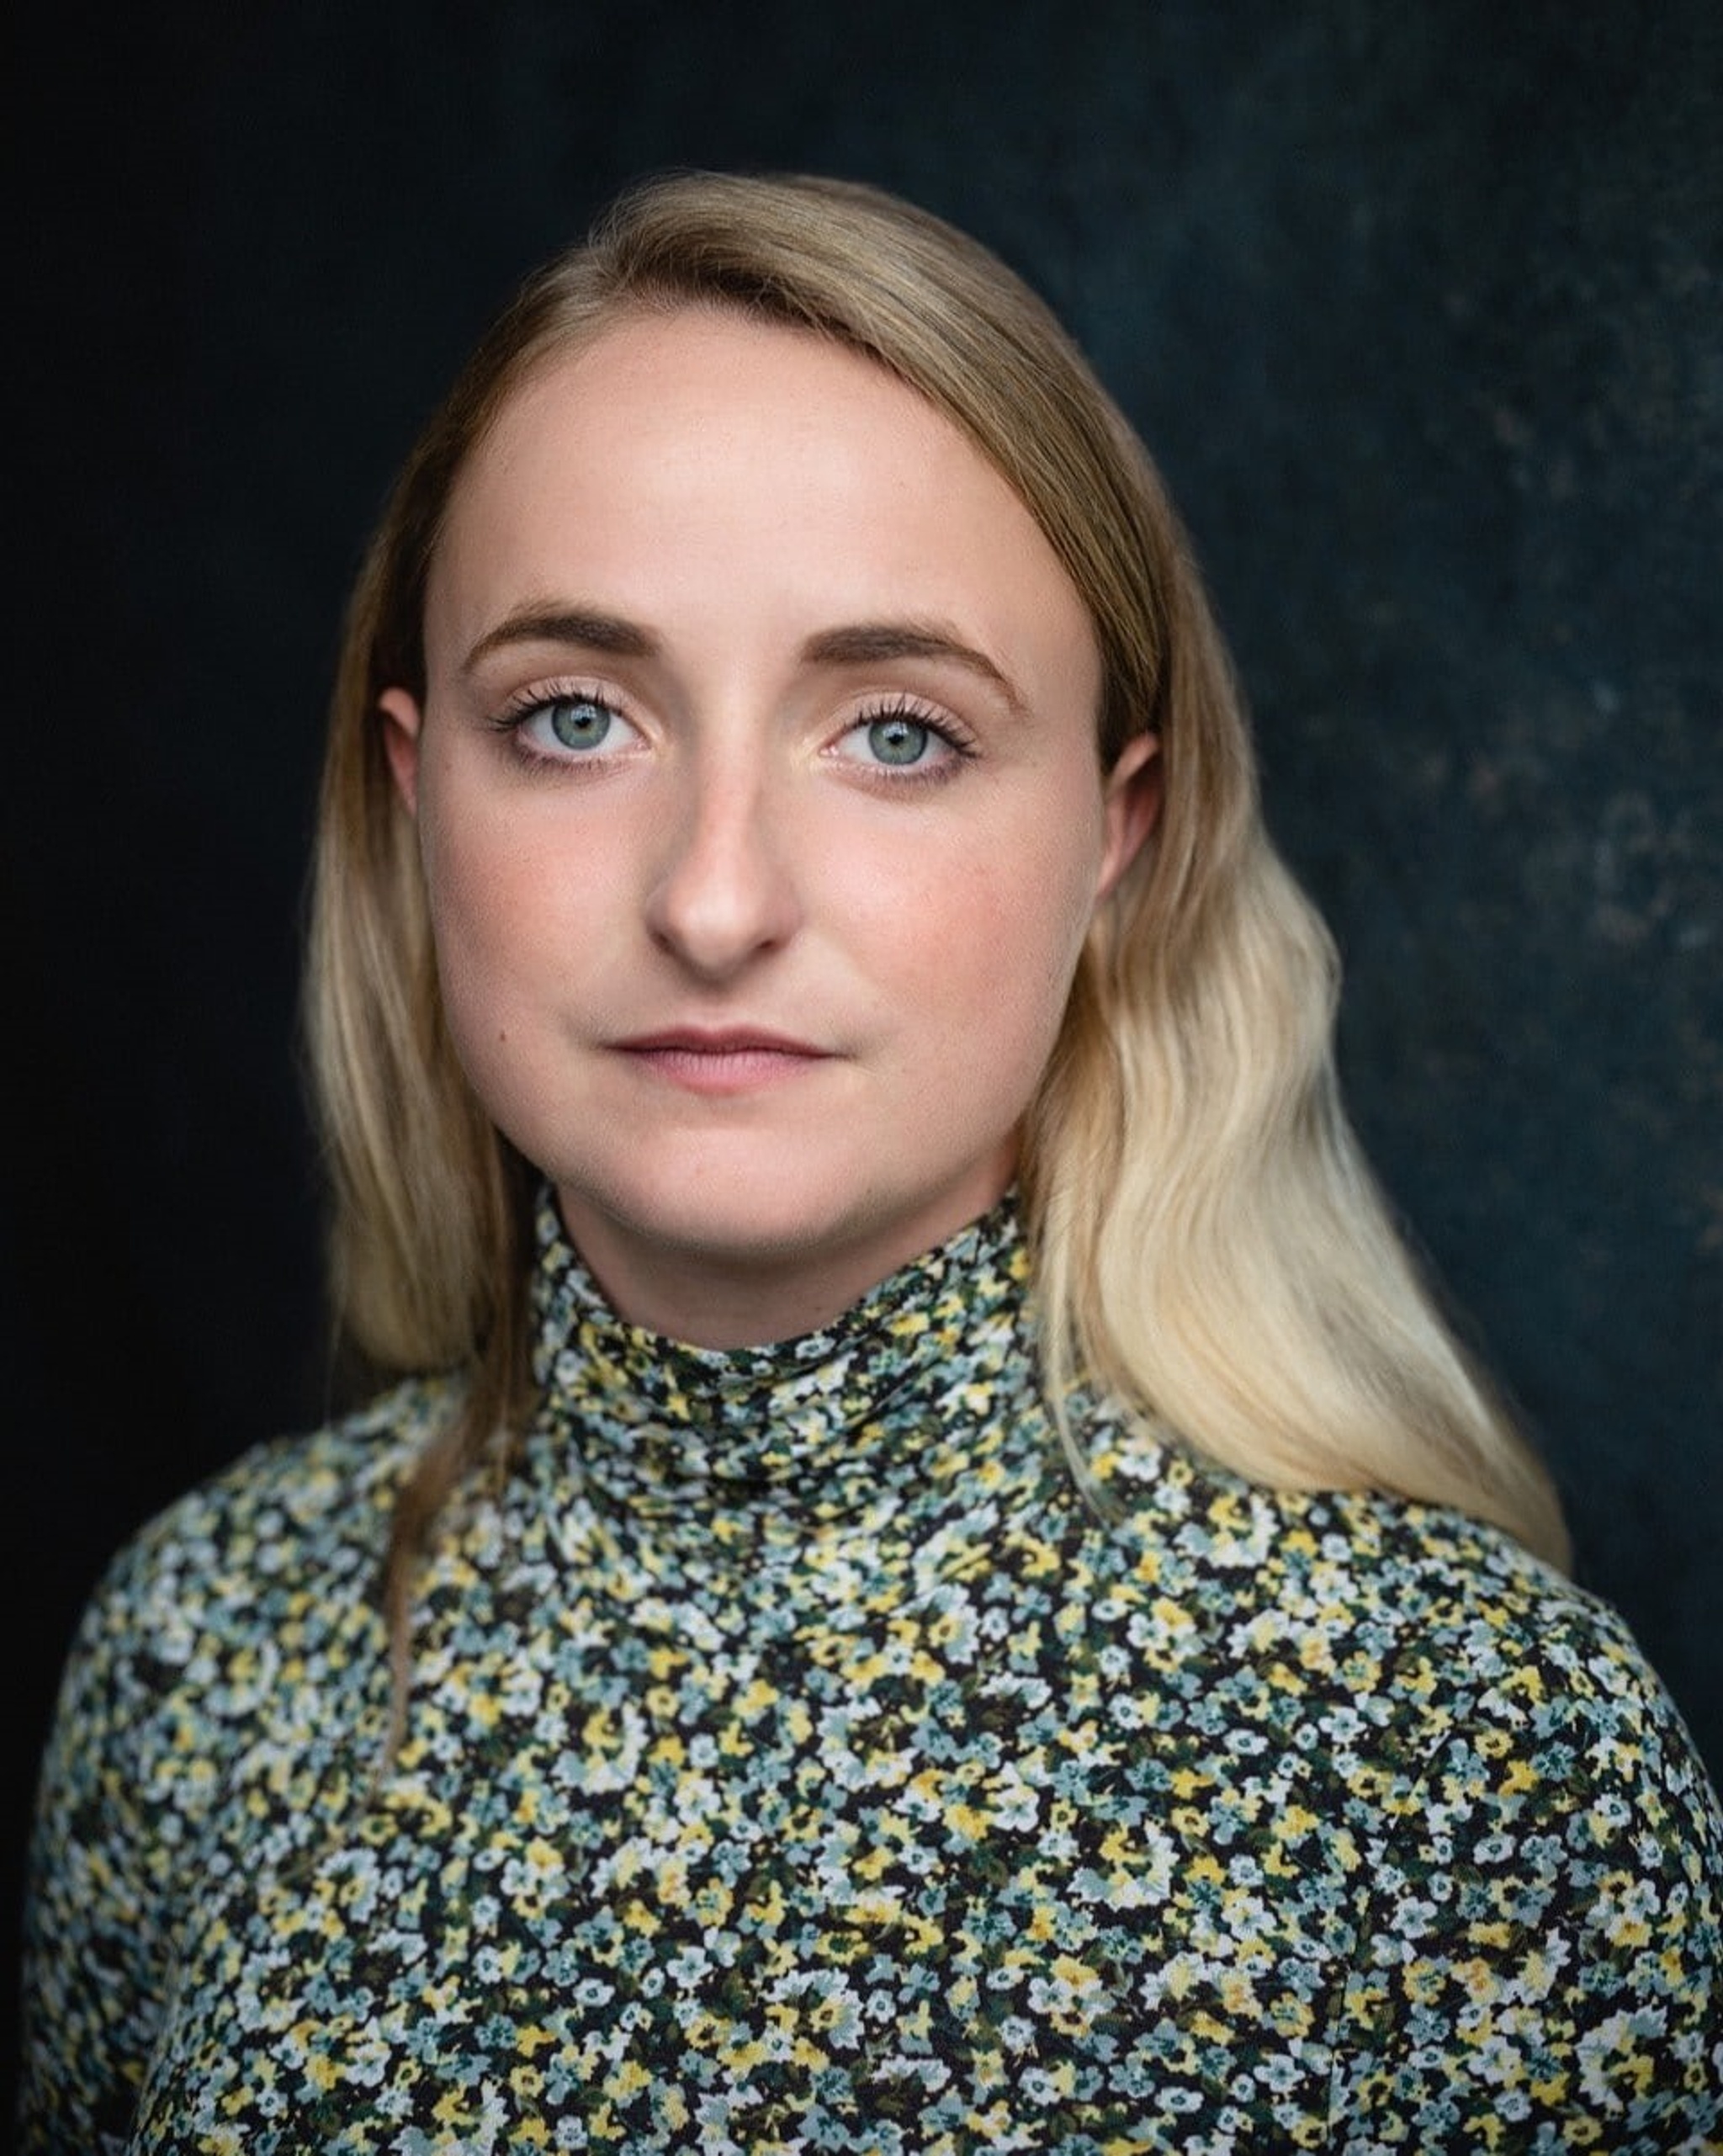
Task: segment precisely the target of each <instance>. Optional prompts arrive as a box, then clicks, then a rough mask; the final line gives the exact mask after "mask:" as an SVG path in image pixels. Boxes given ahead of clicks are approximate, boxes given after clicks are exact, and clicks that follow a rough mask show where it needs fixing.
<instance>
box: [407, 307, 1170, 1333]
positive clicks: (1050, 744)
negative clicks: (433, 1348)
mask: <svg viewBox="0 0 1723 2156" xmlns="http://www.w3.org/2000/svg"><path fill="white" fill-rule="evenodd" d="M862 631H866V632H867V633H866V634H862V633H861V632H862ZM882 632H883V633H882ZM425 640H426V658H427V688H426V693H425V697H424V699H423V702H422V704H421V703H420V702H419V701H417V700H416V698H414V697H412V696H411V695H410V694H409V693H407V691H406V689H405V688H392V689H390V690H389V691H387V692H386V693H384V696H383V698H381V712H382V722H383V724H384V728H385V738H386V741H387V745H388V750H389V755H390V762H391V767H392V769H393V771H394V774H395V781H396V783H397V785H398V787H399V789H400V796H401V799H402V800H403V801H404V802H405V804H406V807H407V809H408V810H409V811H410V812H411V814H412V815H413V816H414V817H415V818H416V824H417V831H418V837H419V842H420V851H421V860H422V863H423V868H424V874H425V879H426V884H427V892H428V895H429V900H430V906H431V913H432V925H433V931H434V934H435V938H436V945H437V960H438V968H439V974H440V978H441V981H442V987H443V997H444V1001H445V1005H446V1008H447V1012H448V1023H449V1026H450V1028H451V1030H452V1033H453V1039H454V1042H455V1045H456V1048H457V1049H458V1052H459V1054H460V1057H461V1059H462V1062H463V1065H464V1068H465V1070H466V1071H467V1073H468V1075H469V1078H470V1080H471V1082H472V1084H473V1086H474V1088H475V1090H476V1091H477V1093H478V1096H479V1097H480V1100H481V1101H482V1102H484V1103H485V1107H486V1108H487V1109H488V1110H489V1112H490V1114H491V1115H492V1116H493V1117H494V1118H495V1119H496V1123H497V1124H498V1126H499V1128H501V1129H502V1130H503V1131H504V1132H505V1133H506V1134H507V1135H508V1137H509V1138H510V1139H512V1141H513V1143H514V1144H516V1145H517V1147H518V1148H519V1150H521V1151H522V1153H523V1154H524V1155H526V1157H527V1158H528V1160H532V1161H533V1162H534V1163H535V1164H536V1165H537V1166H539V1167H540V1168H542V1169H543V1171H544V1172H545V1173H546V1174H547V1175H548V1176H549V1177H550V1179H551V1181H552V1182H553V1183H554V1186H555V1187H556V1190H557V1193H558V1196H559V1201H560V1204H561V1208H562V1213H563V1217H564V1219H565V1223H566V1224H567V1227H568V1229H569V1230H570V1234H571V1235H573V1237H574V1238H575V1241H576V1243H577V1244H578V1245H579V1247H580V1249H581V1253H582V1255H583V1256H585V1258H586V1261H587V1263H588V1265H589V1266H590V1267H591V1269H592V1272H593V1273H594V1275H595V1277H596V1278H597V1280H598V1282H599V1283H600V1285H601V1286H602V1288H603V1290H604V1292H605V1293H606V1294H607V1297H608V1298H609V1299H610V1301H611V1303H612V1305H613V1306H614V1307H615V1309H617V1310H618V1312H619V1313H620V1314H622V1315H623V1317H625V1318H627V1319H629V1320H633V1321H634V1322H635V1323H637V1324H639V1325H645V1326H648V1327H649V1328H651V1329H652V1330H655V1331H658V1332H660V1333H665V1334H669V1335H671V1336H675V1337H677V1338H680V1339H683V1340H687V1341H694V1342H697V1343H698V1344H701V1345H702V1346H741V1345H745V1344H751V1343H757V1342H764V1341H771V1340H777V1339H782V1338H786V1337H788V1336H792V1335H794V1334H797V1333H800V1332H803V1331H806V1330H810V1329H812V1328H814V1327H815V1326H817V1325H823V1324H824V1323H826V1322H828V1321H829V1320H831V1319H832V1318H833V1317H835V1316H836V1315H837V1314H839V1313H840V1311H842V1310H843V1309H846V1307H848V1305H849V1304H851V1303H853V1302H854V1301H855V1300H856V1298H858V1297H859V1296H860V1295H861V1294H862V1293H865V1292H866V1291H867V1289H868V1288H871V1287H872V1286H873V1285H874V1284H875V1283H877V1282H878V1281H880V1280H882V1279H883V1278H885V1277H887V1276H888V1274H890V1273H891V1272H893V1271H895V1270H896V1269H897V1268H898V1267H899V1266H901V1265H903V1264H904V1263H906V1262H907V1261H909V1260H910V1259H911V1258H914V1257H915V1256H919V1255H920V1253H921V1252H923V1251H926V1250H928V1249H930V1248H932V1247H933V1246H934V1245H936V1244H938V1243H940V1242H941V1241H943V1240H946V1238H947V1237H949V1236H950V1235H952V1234H954V1233H955V1232H956V1231H957V1229H959V1228H961V1227H962V1226H963V1225H965V1224H967V1223H968V1221H970V1220H972V1219H975V1218H977V1217H978V1215H979V1214H981V1213H983V1212H984V1211H986V1210H987V1208H989V1206H991V1205H992V1204H993V1203H994V1202H995V1201H996V1200H997V1199H998V1197H999V1196H1000V1195H1001V1193H1002V1192H1003V1191H1004V1190H1005V1187H1006V1186H1007V1184H1008V1183H1009V1182H1010V1178H1011V1176H1012V1175H1013V1173H1014V1171H1015V1162H1016V1157H1017V1147H1018V1134H1019V1130H1020V1128H1021V1123H1022V1119H1023V1116H1024V1113H1025V1111H1026V1107H1027V1106H1028V1103H1029V1102H1030V1100H1031V1097H1032V1095H1033V1093H1034V1091H1035V1089H1036V1084H1037V1082H1038V1081H1039V1079H1040V1077H1041V1075H1042V1071H1043V1070H1044V1069H1045V1067H1046V1064H1047V1058H1048V1055H1049V1054H1050V1053H1051V1051H1052V1046H1053V1043H1054V1041H1055V1039H1056V1038H1057V1035H1058V1028H1059V1023H1060V1019H1061V1017H1062V1014H1063V1009H1064V1006H1065V1002H1066V999H1067V995H1068V990H1069V986H1070V982H1071V978H1072V975H1073V973H1074V969H1075V967H1076V964H1077V960H1078V957H1079V953H1080V951H1081V948H1082V945H1083V941H1084V935H1085V933H1086V932H1087V930H1088V927H1089V922H1090V921H1091V919H1092V917H1093V915H1094V912H1095V908H1096V907H1097V905H1099V904H1100V901H1101V900H1102V899H1103V898H1104V897H1105V895H1106V893H1107V892H1108V891H1109V890H1110V889H1111V888H1112V886H1113V884H1115V882H1116V880H1117V879H1118V877H1119V876H1120V874H1121V873H1122V872H1123V870H1124V868H1126V866H1127V863H1129V861H1130V859H1131V858H1132V855H1133V854H1134V853H1135V852H1136V851H1137V847H1139V846H1140V845H1141V844H1142V841H1143V839H1144V837H1145V836H1146V835H1147V833H1148V831H1149V829H1150V828H1151V826H1152V824H1153V819H1154V815H1155V812H1156V809H1157V805H1158V764H1157V762H1156V761H1155V744H1154V742H1153V740H1152V739H1151V738H1149V737H1147V736H1143V737H1140V738H1139V739H1137V740H1136V741H1133V742H1132V744H1131V745H1130V746H1129V747H1128V748H1127V751H1125V753H1124V755H1123V756H1122V757H1121V759H1120V761H1119V763H1118V764H1117V766H1116V767H1115V768H1114V769H1113V770H1112V771H1111V773H1104V772H1103V771H1102V769H1101V767H1100V759H1099V756H1098V752H1097V749H1096V731H1095V714H1096V711H1097V709H1098V704H1099V698H1100V661H1099V656H1098V654H1097V651H1096V646H1095V635H1094V632H1093V629H1092V626H1091V624H1090V622H1089V617H1088V614H1087V612H1086V609H1085V608H1084V605H1083V603H1082V601H1081V599H1080V598H1079V596H1078V593H1077V592H1076V590H1075V588H1074V586H1073V585H1072V583H1071V581H1070V580H1069V578H1068V576H1066V574H1065V572H1064V571H1063V567H1062V566H1061V565H1060V563H1059V561H1058V558H1057V556H1056V555H1054V554H1053V552H1052V549H1051V547H1050V546H1049V544H1048V543H1047V540H1046V539H1045V538H1044V537H1043V536H1042V533H1041V531H1040V529H1039V528H1038V527H1037V526H1036V523H1035V522H1034V520H1033V519H1032V518H1031V516H1030V514H1029V512H1028V511H1027V510H1026V508H1025V507H1024V506H1023V504H1022V503H1021V502H1020V501H1019V499H1018V498H1017V497H1016V496H1015V494H1014V493H1013V492H1012V491H1011V489H1010V487H1009V486H1008V485H1007V484H1006V482H1005V481H1004V479H1003V478H1002V477H1001V476H1000V475H999V473H998V472H996V471H995V470H994V468H993V466H992V465H989V463H988V462H987V461H986V460H985V459H983V457H982V456H981V455H980V454H978V452H977V451H976V450H975V449H973V447H972V446H971V444H970V443H969V442H968V440H967V438H965V437H964V436H963V435H962V433H960V432H959V431H958V430H957V428H956V427H953V426H952V423H951V422H949V421H947V420H946V418H945V417H943V416H942V415H941V413H939V412H937V411H936V410H935V409H934V408H933V407H932V406H930V405H929V404H928V403H927V402H926V401H925V400H923V399H922V398H921V397H920V396H917V395H916V394H915V392H914V391H912V390H909V389H908V388H907V387H906V386H904V385H903V384H901V383H900V382H899V381H898V380H895V378H893V376H892V375H890V374H888V373H887V372H885V371H884V370H883V369H881V368H880V367H878V366H877V365H875V364H873V363H872V362H871V361H868V360H867V359H865V358H861V356H859V355H857V354H856V353H851V352H849V351H847V350H845V349H843V348H839V347H836V346H835V345H833V344H830V343H827V342H825V341H824V340H822V339H819V338H817V337H814V336H812V335H811V334H807V333H804V332H800V331H798V330H793V329H787V328H782V327H766V326H763V325H761V324H757V323H750V322H748V321H745V320H744V319H743V318H741V317H740V316H736V315H731V314H726V313H723V312H718V311H692V310H691V311H686V312H683V313H681V314H675V315H671V316H667V317H666V316H652V317H650V318H647V317H639V318H633V317H630V318H625V319H623V321H619V322H618V323H617V324H615V325H613V326H612V327H610V328H608V329H607V330H606V331H605V332H603V333H602V335H601V336H600V337H598V338H597V339H596V341H594V342H592V343H589V344H588V345H586V347H585V348H583V349H581V350H579V351H577V352H575V353H571V354H565V355H562V356H559V357H558V358H555V359H554V360H553V361H550V362H548V363H547V364H545V365H543V367H542V368H541V369H539V370H538V372H537V373H536V374H534V375H533V377H532V378H531V379H530V380H528V383H527V385H525V386H524V387H523V388H522V390H520V391H519V392H518V393H517V395H516V396H515V397H514V399H513V400H512V402H511V403H510V404H509V405H508V406H506V408H505V410H504V412H503V413H502V416H501V421H500V422H499V424H498V425H497V427H496V429H495V431H494V432H493V433H491V434H490V436H489V437H488V438H487V439H486V440H485V443H484V444H483V445H482V446H481V448H480V449H479V450H478V452H477V453H476V454H475V455H474V458H473V459H472V460H471V461H470V463H469V465H468V467H467V468H466V470H464V473H463V475H462V477H461V479H460V481H459V484H458V486H457V488H456V491H455V495H454V498H453V504H452V509H451V514H450V517H449V519H448V524H447V527H446V530H445V534H444V536H443V540H442V542H441V544H440V547H439V550H438V553H437V558H436V560H435V562H434V563H433V565H432V574H431V578H430V582H429V587H428V592H427V609H426V621H425ZM936 729H937V730H936Z"/></svg>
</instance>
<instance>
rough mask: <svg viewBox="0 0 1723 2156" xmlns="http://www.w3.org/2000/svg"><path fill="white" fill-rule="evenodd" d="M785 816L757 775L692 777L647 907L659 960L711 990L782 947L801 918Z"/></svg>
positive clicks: (668, 833) (668, 835) (783, 804)
mask: <svg viewBox="0 0 1723 2156" xmlns="http://www.w3.org/2000/svg"><path fill="white" fill-rule="evenodd" d="M788 811H789V805H788V804H787V803H786V802H784V801H782V800H781V799H777V798H776V797H775V795H774V794H773V792H772V789H771V786H770V783H769V781H768V779H767V778H766V775H765V774H764V773H761V772H759V771H757V770H754V771H734V770H733V771H731V772H729V773H725V774H724V775H722V776H714V775H713V774H711V773H690V774H689V783H688V785H687V791H686V795H685V798H684V799H682V800H681V802H680V803H679V804H678V805H677V810H676V814H675V815H674V817H673V818H672V820H671V823H670V825H669V826H667V828H666V831H665V844H664V850H663V853H662V855H661V858H660V863H659V868H658V873H657V875H656V879H655V882H654V884H653V885H652V888H651V889H650V890H649V894H648V897H647V902H646V925H647V928H648V930H649V932H650V934H651V937H652V939H653V941H654V943H656V944H657V945H658V946H659V948H660V949H661V950H664V951H667V952H669V953H671V955H672V956H674V957H675V958H676V959H678V960H679V961H680V962H681V964H683V965H684V966H686V967H687V968H688V969H689V970H690V971H691V972H693V973H695V974H699V975H700V976H701V977H702V979H704V980H713V981H718V980H725V979H727V978H729V976H730V975H732V974H735V973H737V972H739V971H740V970H741V969H743V968H745V966H746V965H747V964H749V963H750V960H753V959H757V958H759V957H761V956H762V955H763V954H765V953H768V952H771V951H772V950H776V949H777V948H781V947H782V945H783V944H785V943H787V942H788V941H789V939H790V938H791V937H793V935H794V934H795V932H796V930H797V928H798V926H799V925H800V922H801V918H802V908H801V903H800V897H799V893H798V884H797V879H796V877H795V876H794V874H793V872H792V863H791V860H790V855H789V846H788V839H789V836H790V835H789V833H788V831H787V829H786V828H785V822H784V819H785V816H786V815H787V812H788Z"/></svg>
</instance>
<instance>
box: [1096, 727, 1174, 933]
mask: <svg viewBox="0 0 1723 2156" xmlns="http://www.w3.org/2000/svg"><path fill="white" fill-rule="evenodd" d="M1160 751H1161V744H1160V737H1159V735H1156V734H1137V735H1133V737H1132V739H1131V740H1130V741H1127V743H1126V744H1125V746H1124V747H1123V748H1122V749H1121V751H1120V752H1119V760H1118V762H1116V764H1115V765H1114V766H1113V767H1112V769H1111V772H1110V773H1108V774H1107V783H1106V794H1105V801H1104V805H1103V813H1104V814H1105V818H1106V843H1105V847H1104V849H1103V851H1102V853H1101V866H1100V878H1099V879H1098V881H1097V883H1096V884H1095V899H1096V901H1097V903H1099V901H1100V900H1102V899H1104V898H1105V897H1106V895H1108V893H1109V892H1110V891H1111V889H1113V887H1114V885H1115V884H1116V883H1117V882H1118V880H1119V879H1120V877H1121V876H1122V875H1123V874H1124V873H1125V871H1126V870H1127V868H1129V867H1130V866H1131V863H1132V862H1133V861H1134V860H1135V859H1136V858H1137V855H1138V853H1140V852H1142V846H1143V842H1144V841H1145V840H1146V839H1147V838H1148V835H1149V833H1150V832H1151V831H1153V829H1154V827H1155V825H1156V823H1157V822H1158V820H1159V817H1160V812H1161V753H1160Z"/></svg>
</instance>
